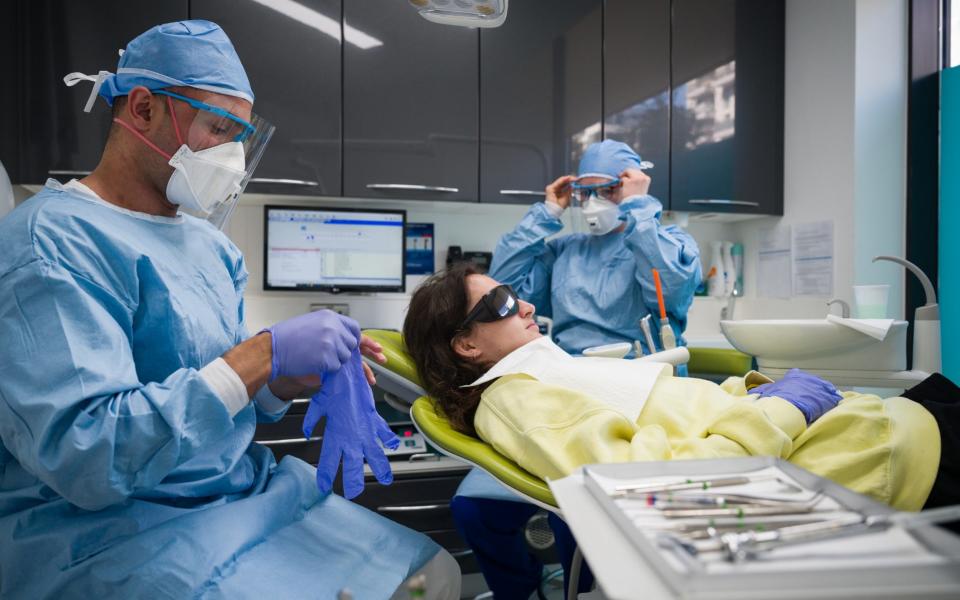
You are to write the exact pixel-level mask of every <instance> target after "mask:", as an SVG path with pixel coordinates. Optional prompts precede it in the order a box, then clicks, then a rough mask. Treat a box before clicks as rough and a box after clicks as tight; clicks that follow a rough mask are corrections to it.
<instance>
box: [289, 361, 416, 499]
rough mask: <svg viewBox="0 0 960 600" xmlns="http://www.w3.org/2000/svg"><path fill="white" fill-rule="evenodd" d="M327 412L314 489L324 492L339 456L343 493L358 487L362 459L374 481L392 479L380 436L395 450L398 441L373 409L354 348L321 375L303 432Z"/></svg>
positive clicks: (307, 432)
mask: <svg viewBox="0 0 960 600" xmlns="http://www.w3.org/2000/svg"><path fill="white" fill-rule="evenodd" d="M323 416H326V417H327V423H326V427H325V428H324V430H323V447H322V448H321V450H320V462H319V464H318V465H317V487H318V488H319V489H320V491H321V492H323V493H324V494H327V493H330V490H332V489H333V480H334V478H335V477H336V476H337V469H338V467H339V466H340V459H341V458H342V459H343V495H344V497H346V498H354V497H356V496H358V495H359V494H360V492H362V491H363V461H364V459H366V461H367V463H368V464H369V465H370V469H371V470H372V471H373V474H374V476H375V477H376V478H377V481H379V482H380V483H382V484H384V485H389V484H390V483H392V482H393V472H392V471H391V470H390V462H389V461H388V460H387V456H386V454H384V452H383V448H381V447H380V445H379V444H377V440H378V439H379V440H380V441H381V442H382V443H383V445H384V446H386V447H387V448H390V449H391V450H394V449H396V448H397V446H399V445H400V440H399V439H397V436H396V435H394V433H393V431H391V430H390V427H389V426H388V425H387V423H386V421H384V420H383V418H382V417H381V416H380V415H379V414H378V413H377V410H376V408H375V407H374V401H373V392H372V391H371V390H370V386H369V385H368V384H367V380H366V377H365V376H364V373H363V362H362V360H361V359H360V350H359V349H355V350H354V351H353V352H352V353H351V355H350V358H349V360H347V361H346V362H345V363H344V365H343V368H342V369H341V370H340V371H339V372H337V373H334V374H332V375H327V376H325V377H324V378H323V386H322V387H321V388H320V391H319V392H317V394H316V395H315V396H314V397H313V398H312V399H311V400H310V406H308V407H307V415H306V416H305V417H304V419H303V434H304V435H305V436H307V438H309V437H310V434H311V433H313V428H314V427H315V426H316V424H317V422H318V421H319V420H320V417H323Z"/></svg>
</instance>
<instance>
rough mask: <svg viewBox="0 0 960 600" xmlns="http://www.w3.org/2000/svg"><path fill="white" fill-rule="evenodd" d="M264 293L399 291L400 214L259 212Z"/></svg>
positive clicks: (276, 209)
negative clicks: (268, 291)
mask: <svg viewBox="0 0 960 600" xmlns="http://www.w3.org/2000/svg"><path fill="white" fill-rule="evenodd" d="M263 217H264V219H263V221H264V261H263V262H264V270H263V273H264V275H263V288H264V289H265V290H303V291H329V292H403V291H405V290H406V287H405V281H404V280H405V277H404V275H405V274H406V272H405V269H406V265H405V261H404V251H405V248H406V238H405V237H404V226H405V225H406V220H407V214H406V211H403V210H388V209H350V208H320V207H315V206H265V207H264V215H263Z"/></svg>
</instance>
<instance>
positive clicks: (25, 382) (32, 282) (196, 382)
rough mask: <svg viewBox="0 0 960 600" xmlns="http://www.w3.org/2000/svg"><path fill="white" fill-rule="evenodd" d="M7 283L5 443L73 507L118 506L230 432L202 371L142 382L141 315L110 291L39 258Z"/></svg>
mask: <svg viewBox="0 0 960 600" xmlns="http://www.w3.org/2000/svg"><path fill="white" fill-rule="evenodd" d="M0 285H2V286H3V289H4V293H2V294H0V340H3V344H0V439H2V441H3V445H4V446H5V447H6V448H7V449H8V450H9V451H10V452H11V453H12V454H13V455H14V456H15V457H16V459H17V460H18V461H19V463H20V464H21V465H22V466H23V468H24V469H26V470H27V471H29V472H31V473H32V474H33V475H34V476H36V477H37V478H39V479H40V480H41V481H43V482H44V483H45V484H46V485H48V486H49V487H50V488H52V489H53V490H54V491H55V492H56V493H57V494H59V495H61V496H62V497H64V498H65V499H66V500H67V501H68V502H70V503H71V504H74V505H76V506H78V507H80V508H83V509H87V510H98V509H102V508H105V507H107V506H110V505H112V504H116V503H120V502H122V501H124V500H125V499H126V498H127V497H129V496H130V495H131V494H132V493H133V492H135V491H136V490H138V489H144V488H151V487H154V486H156V485H157V484H158V483H160V482H161V480H163V479H164V477H165V476H166V475H167V474H169V473H170V472H172V471H173V470H174V469H175V468H176V467H177V466H179V465H181V464H183V463H185V462H186V461H188V460H190V459H191V458H192V457H194V456H196V455H197V454H199V453H200V451H201V450H202V448H203V446H204V444H205V442H207V441H208V440H216V439H219V438H222V437H223V436H225V435H227V434H229V433H230V432H231V431H232V430H233V428H234V423H233V420H232V419H231V417H230V414H229V413H228V411H227V408H226V407H225V406H224V404H223V403H222V402H221V401H220V399H219V398H218V397H217V396H216V394H215V393H214V391H213V390H212V389H210V388H209V387H208V386H207V385H206V383H205V382H204V380H203V378H202V377H201V376H200V374H199V372H198V371H196V370H195V369H190V368H182V369H178V370H176V371H174V372H173V373H171V374H170V375H169V376H168V377H167V378H166V379H165V380H163V381H159V382H155V383H147V384H144V383H141V382H140V380H139V378H138V375H137V368H136V364H135V362H134V356H133V350H132V347H131V341H130V337H129V336H130V335H131V331H132V330H133V325H134V321H135V319H136V318H137V312H136V311H135V310H134V309H133V308H132V307H130V306H127V305H125V304H124V302H123V301H122V300H120V299H119V298H117V297H116V296H115V295H114V294H112V293H111V292H109V291H108V290H106V289H105V288H103V287H101V286H100V285H98V284H96V283H94V282H93V281H90V280H89V279H86V278H84V277H83V276H81V275H78V274H75V273H71V272H68V271H67V270H66V269H64V268H63V267H62V266H60V265H58V264H55V263H51V262H48V261H46V260H43V259H34V260H32V261H30V262H28V263H26V264H24V265H21V266H19V267H17V268H16V269H14V270H12V271H9V272H8V273H7V274H5V275H4V276H3V277H2V279H0ZM146 359H149V357H146Z"/></svg>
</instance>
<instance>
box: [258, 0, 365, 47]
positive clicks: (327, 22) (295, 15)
mask: <svg viewBox="0 0 960 600" xmlns="http://www.w3.org/2000/svg"><path fill="white" fill-rule="evenodd" d="M253 1H254V2H256V3H257V4H260V5H263V6H266V7H267V8H271V9H273V10H275V11H277V12H278V13H280V14H282V15H284V16H286V17H290V18H291V19H293V20H294V21H299V22H301V23H303V24H304V25H307V26H308V27H313V28H314V29H316V30H317V31H319V32H320V33H323V34H325V35H329V36H330V37H332V38H333V39H335V40H337V41H338V42H339V41H340V21H337V20H336V19H331V18H330V17H328V16H326V15H324V14H321V13H318V12H317V11H315V10H313V9H312V8H307V7H306V6H304V5H302V4H300V3H299V2H294V0H253ZM343 34H344V35H343V37H344V38H346V40H347V43H348V44H353V45H354V46H356V47H357V48H360V49H361V50H367V49H370V48H376V47H377V46H382V45H383V42H381V41H380V40H378V39H377V38H375V37H373V36H372V35H368V34H366V33H364V32H362V31H360V30H359V29H356V28H354V27H351V26H349V25H344V27H343Z"/></svg>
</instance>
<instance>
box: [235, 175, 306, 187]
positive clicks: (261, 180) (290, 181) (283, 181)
mask: <svg viewBox="0 0 960 600" xmlns="http://www.w3.org/2000/svg"><path fill="white" fill-rule="evenodd" d="M250 183H280V184H283V185H300V186H304V187H320V182H318V181H310V180H308V179H277V178H274V177H254V178H253V179H251V180H250Z"/></svg>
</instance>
